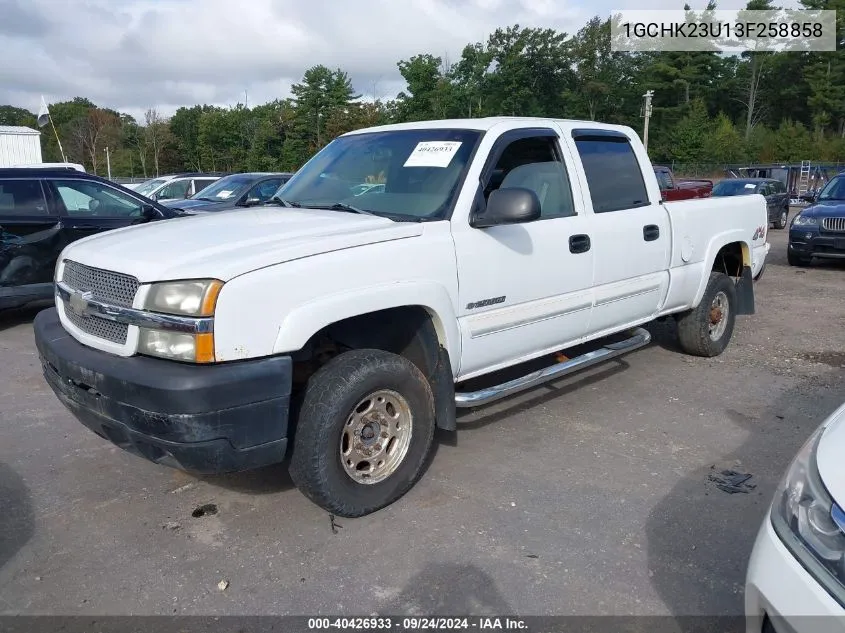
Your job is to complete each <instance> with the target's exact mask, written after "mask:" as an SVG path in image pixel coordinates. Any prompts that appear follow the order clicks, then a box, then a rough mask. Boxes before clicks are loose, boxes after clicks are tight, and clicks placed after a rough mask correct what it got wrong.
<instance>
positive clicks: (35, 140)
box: [0, 125, 43, 167]
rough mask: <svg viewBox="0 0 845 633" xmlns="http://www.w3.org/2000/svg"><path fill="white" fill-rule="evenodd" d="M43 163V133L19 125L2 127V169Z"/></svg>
mask: <svg viewBox="0 0 845 633" xmlns="http://www.w3.org/2000/svg"><path fill="white" fill-rule="evenodd" d="M41 162H43V161H42V159H41V132H39V131H38V130H33V129H32V128H28V127H22V126H18V125H0V167H14V166H15V165H29V164H35V163H41Z"/></svg>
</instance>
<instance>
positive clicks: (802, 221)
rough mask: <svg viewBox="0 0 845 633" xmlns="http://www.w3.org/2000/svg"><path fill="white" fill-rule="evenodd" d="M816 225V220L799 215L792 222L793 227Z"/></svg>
mask: <svg viewBox="0 0 845 633" xmlns="http://www.w3.org/2000/svg"><path fill="white" fill-rule="evenodd" d="M817 224H818V222H817V221H816V218H809V217H806V216H803V215H801V214H800V213H799V214H798V215H796V216H795V219H793V220H792V225H793V226H816V225H817Z"/></svg>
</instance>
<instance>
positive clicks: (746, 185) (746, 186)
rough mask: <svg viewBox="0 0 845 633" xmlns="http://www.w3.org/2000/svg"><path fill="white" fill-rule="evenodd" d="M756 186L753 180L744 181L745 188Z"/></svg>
mask: <svg viewBox="0 0 845 633" xmlns="http://www.w3.org/2000/svg"><path fill="white" fill-rule="evenodd" d="M756 186H757V185H755V184H754V183H753V182H748V183H745V188H746V189H754V187H756Z"/></svg>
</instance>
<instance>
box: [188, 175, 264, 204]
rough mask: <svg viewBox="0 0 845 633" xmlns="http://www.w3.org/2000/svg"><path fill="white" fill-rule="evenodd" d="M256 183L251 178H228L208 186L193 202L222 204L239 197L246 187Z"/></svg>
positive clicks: (195, 196)
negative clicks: (209, 201) (206, 201)
mask: <svg viewBox="0 0 845 633" xmlns="http://www.w3.org/2000/svg"><path fill="white" fill-rule="evenodd" d="M254 181H255V179H254V178H252V177H250V176H243V175H233V176H226V177H224V178H221V179H220V180H218V181H216V182H214V183H212V184H210V185H208V187H206V188H205V189H203V190H201V191H198V192H197V193H195V194H194V195H193V196H191V198H190V199H191V200H213V201H214V202H222V201H223V200H229V199H230V198H233V197H235V196H236V195H238V192H240V191H241V190H243V188H244V187H246V186H248V185H251V184H252V183H253V182H254Z"/></svg>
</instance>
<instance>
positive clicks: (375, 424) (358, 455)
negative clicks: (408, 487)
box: [340, 389, 414, 485]
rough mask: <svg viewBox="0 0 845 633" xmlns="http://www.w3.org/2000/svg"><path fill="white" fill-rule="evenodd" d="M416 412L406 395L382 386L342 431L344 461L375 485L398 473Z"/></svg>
mask: <svg viewBox="0 0 845 633" xmlns="http://www.w3.org/2000/svg"><path fill="white" fill-rule="evenodd" d="M413 421H414V420H413V414H412V413H411V407H410V405H409V404H408V401H407V400H405V398H404V397H403V396H402V395H401V394H399V393H397V392H396V391H392V390H390V389H380V390H378V391H374V392H373V393H371V394H369V395H368V396H366V397H364V398H362V399H361V400H360V401H359V402H358V404H357V405H355V407H354V408H353V409H352V412H351V413H350V414H349V417H348V418H347V419H346V422H345V423H344V425H343V430H342V431H341V434H340V461H341V464H343V469H344V471H345V472H346V474H347V475H348V476H349V477H350V478H351V479H352V480H353V481H355V482H357V483H359V484H366V485H372V484H377V483H379V482H381V481H384V480H385V479H387V478H388V477H390V476H391V475H392V474H393V473H395V472H396V471H397V470H398V468H399V466H401V464H402V462H403V461H404V460H405V456H406V455H407V454H408V448H409V447H410V445H411V436H412V434H413Z"/></svg>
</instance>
